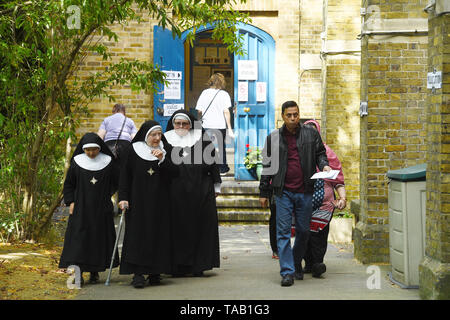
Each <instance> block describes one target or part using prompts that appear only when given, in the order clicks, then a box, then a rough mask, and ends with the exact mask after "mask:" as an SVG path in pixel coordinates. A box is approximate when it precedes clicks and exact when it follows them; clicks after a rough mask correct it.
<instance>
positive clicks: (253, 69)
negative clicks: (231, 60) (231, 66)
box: [238, 60, 258, 80]
mask: <svg viewBox="0 0 450 320" xmlns="http://www.w3.org/2000/svg"><path fill="white" fill-rule="evenodd" d="M238 80H258V60H238Z"/></svg>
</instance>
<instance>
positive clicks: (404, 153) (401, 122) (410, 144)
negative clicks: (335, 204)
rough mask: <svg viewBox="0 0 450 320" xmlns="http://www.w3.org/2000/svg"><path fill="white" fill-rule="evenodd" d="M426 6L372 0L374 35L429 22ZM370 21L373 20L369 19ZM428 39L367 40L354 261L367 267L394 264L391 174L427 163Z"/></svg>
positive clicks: (395, 36)
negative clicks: (391, 255) (391, 256)
mask: <svg viewBox="0 0 450 320" xmlns="http://www.w3.org/2000/svg"><path fill="white" fill-rule="evenodd" d="M426 3H427V1H418V0H416V1H403V0H397V1H389V4H387V3H386V2H385V1H367V6H368V7H369V6H372V8H374V7H373V6H375V5H376V6H377V7H376V8H377V10H379V11H378V12H377V15H378V17H381V19H385V20H379V21H375V22H377V23H376V24H375V27H374V28H373V30H377V29H378V31H379V30H381V29H380V28H381V27H383V28H384V29H388V30H389V29H390V30H406V29H412V28H413V27H412V26H410V25H409V24H410V20H411V19H418V20H417V21H416V20H414V21H415V23H416V24H415V25H414V26H415V27H416V28H417V29H420V27H418V26H417V24H421V21H422V20H423V19H425V18H426V14H425V13H424V12H423V8H424V7H425V6H426ZM369 18H370V17H369ZM419 18H420V19H422V20H420V19H419ZM427 43H428V38H427V37H426V35H414V36H412V35H408V34H391V35H370V36H364V37H363V40H362V57H361V60H362V61H361V101H367V102H368V113H369V115H368V116H367V117H364V118H362V119H361V173H360V177H361V186H360V199H361V214H360V221H359V222H358V224H357V226H356V230H355V257H356V258H357V259H359V260H360V261H362V262H364V263H371V262H388V261H389V227H388V223H389V213H388V200H387V199H388V197H387V193H388V184H387V183H388V180H387V178H386V173H387V171H388V170H391V169H399V168H403V167H408V166H412V165H416V164H419V163H424V162H425V161H426V108H425V105H426V93H427V92H426V72H427Z"/></svg>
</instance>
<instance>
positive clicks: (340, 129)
mask: <svg viewBox="0 0 450 320" xmlns="http://www.w3.org/2000/svg"><path fill="white" fill-rule="evenodd" d="M326 24H327V25H326V33H327V38H326V46H325V51H326V52H328V53H327V54H325V55H324V59H325V61H326V68H327V69H326V73H324V74H325V75H326V82H325V90H326V91H325V92H324V96H323V97H324V98H325V99H324V100H323V101H322V103H323V109H322V123H323V124H324V128H325V132H324V133H323V136H324V137H325V141H326V143H327V144H328V145H329V146H330V147H331V148H332V149H333V150H334V151H335V152H336V154H337V156H338V157H339V159H340V160H341V162H342V167H343V171H344V176H345V189H346V193H347V199H348V200H347V201H348V204H350V201H351V200H353V199H358V198H359V157H360V153H359V147H360V137H359V131H360V130H359V116H358V110H359V98H360V93H359V88H360V65H361V57H360V50H361V49H360V42H359V41H358V40H357V39H356V38H357V35H358V34H359V33H360V26H361V18H360V1H359V0H329V1H328V8H327V16H326ZM348 209H349V208H347V210H348Z"/></svg>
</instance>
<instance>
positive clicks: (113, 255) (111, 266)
mask: <svg viewBox="0 0 450 320" xmlns="http://www.w3.org/2000/svg"><path fill="white" fill-rule="evenodd" d="M127 209H128V205H125V206H124V207H123V209H122V215H121V216H120V222H119V230H118V231H117V236H116V243H115V244H114V250H113V254H112V257H111V264H110V266H109V272H108V278H107V279H106V282H105V286H109V280H110V279H111V272H112V268H113V264H114V257H115V255H116V251H117V246H118V244H119V238H120V233H121V231H122V225H123V217H124V216H125V211H126V210H127Z"/></svg>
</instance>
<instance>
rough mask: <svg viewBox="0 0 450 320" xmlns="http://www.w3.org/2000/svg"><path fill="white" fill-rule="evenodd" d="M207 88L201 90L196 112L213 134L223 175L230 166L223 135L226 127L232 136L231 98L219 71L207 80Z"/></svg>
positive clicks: (203, 124)
mask: <svg viewBox="0 0 450 320" xmlns="http://www.w3.org/2000/svg"><path fill="white" fill-rule="evenodd" d="M207 85H208V87H209V88H208V89H205V90H203V92H202V93H201V95H200V97H199V98H198V101H197V107H196V109H197V112H198V116H199V118H200V119H201V120H202V127H203V128H204V129H205V130H206V131H207V132H208V133H209V134H211V135H214V136H215V138H216V139H217V140H216V141H217V143H218V145H219V159H220V160H221V162H220V174H221V175H225V174H226V173H227V172H228V171H230V168H229V167H228V165H227V158H226V150H225V137H226V133H227V127H228V129H229V130H230V135H231V136H233V129H232V128H231V122H230V111H229V109H228V108H230V107H231V99H230V95H229V94H228V92H226V91H225V90H224V89H225V87H226V82H225V77H224V76H223V75H222V74H221V73H214V74H213V75H212V76H211V77H210V78H209V80H208V82H207Z"/></svg>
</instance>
